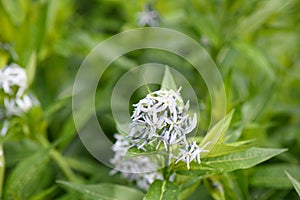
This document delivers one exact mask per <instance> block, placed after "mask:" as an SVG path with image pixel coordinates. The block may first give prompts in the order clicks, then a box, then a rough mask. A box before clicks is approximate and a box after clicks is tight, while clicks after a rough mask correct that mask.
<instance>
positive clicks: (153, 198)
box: [144, 180, 179, 200]
mask: <svg viewBox="0 0 300 200" xmlns="http://www.w3.org/2000/svg"><path fill="white" fill-rule="evenodd" d="M178 194H179V192H178V186H177V185H175V184H174V183H172V182H167V181H162V180H156V181H154V182H153V183H152V184H151V185H150V188H149V190H148V192H147V194H146V196H145V197H144V200H175V199H178Z"/></svg>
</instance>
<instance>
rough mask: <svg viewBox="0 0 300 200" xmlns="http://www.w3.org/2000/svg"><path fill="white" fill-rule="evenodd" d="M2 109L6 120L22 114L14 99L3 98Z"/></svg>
mask: <svg viewBox="0 0 300 200" xmlns="http://www.w3.org/2000/svg"><path fill="white" fill-rule="evenodd" d="M4 108H5V111H6V112H5V113H6V117H8V118H9V117H12V116H21V115H22V113H23V112H22V110H21V108H19V106H18V105H17V102H16V100H15V99H8V98H4Z"/></svg>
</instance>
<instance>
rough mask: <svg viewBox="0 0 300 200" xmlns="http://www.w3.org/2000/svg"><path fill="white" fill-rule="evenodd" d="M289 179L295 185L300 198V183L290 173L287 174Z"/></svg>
mask: <svg viewBox="0 0 300 200" xmlns="http://www.w3.org/2000/svg"><path fill="white" fill-rule="evenodd" d="M285 173H286V175H287V176H288V178H289V179H290V181H291V183H292V184H293V186H294V188H295V190H296V191H297V193H298V195H299V196H300V182H299V181H297V180H296V179H294V178H293V177H292V176H291V175H290V174H289V173H288V172H285Z"/></svg>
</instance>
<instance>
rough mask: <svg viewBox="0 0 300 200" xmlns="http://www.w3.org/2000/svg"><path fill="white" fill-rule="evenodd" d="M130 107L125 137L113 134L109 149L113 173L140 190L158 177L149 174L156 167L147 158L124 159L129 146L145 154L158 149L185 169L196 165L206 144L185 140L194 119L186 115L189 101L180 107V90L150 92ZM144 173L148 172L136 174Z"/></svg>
mask: <svg viewBox="0 0 300 200" xmlns="http://www.w3.org/2000/svg"><path fill="white" fill-rule="evenodd" d="M133 106H134V112H133V115H132V116H131V119H132V122H131V124H130V132H129V134H128V135H127V136H122V135H115V137H116V139H117V141H116V143H115V144H114V145H113V148H112V150H113V151H114V152H115V156H114V158H113V159H112V160H111V163H112V164H113V165H114V166H115V170H113V173H115V172H117V171H121V174H122V176H123V177H125V178H128V179H129V180H136V181H137V184H138V186H139V187H141V188H143V189H146V188H148V187H149V184H151V183H152V182H153V181H154V179H161V178H162V175H161V174H160V173H158V172H157V171H153V170H154V169H156V168H157V167H158V166H157V165H156V163H153V162H152V160H151V159H149V158H148V157H144V156H140V157H136V158H129V159H124V158H125V157H126V153H127V150H128V149H129V148H131V147H136V148H138V149H140V150H142V151H145V152H147V151H149V150H153V149H160V150H161V149H162V150H164V151H165V152H166V153H167V155H168V157H169V158H168V159H175V160H176V161H175V163H177V162H179V161H183V162H185V163H187V168H188V169H189V168H190V162H192V161H197V162H198V163H199V164H200V162H201V160H200V154H201V153H202V152H207V150H205V147H206V145H207V144H206V145H204V146H203V147H200V146H199V145H197V143H196V142H195V141H193V142H191V143H190V142H189V141H188V139H187V136H186V135H187V134H189V133H190V132H192V131H193V130H194V129H195V127H196V125H197V116H196V114H194V115H193V117H192V118H191V117H190V116H189V115H188V113H187V112H188V109H189V102H187V103H185V104H184V102H183V100H182V97H181V95H180V89H179V90H178V91H174V90H167V89H161V90H158V91H155V92H152V93H150V94H148V95H147V96H146V97H145V98H144V99H142V100H140V101H139V102H138V103H137V104H134V105H133ZM145 171H147V172H148V171H149V173H144V174H138V173H141V172H145Z"/></svg>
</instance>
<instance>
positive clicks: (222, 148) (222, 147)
mask: <svg viewBox="0 0 300 200" xmlns="http://www.w3.org/2000/svg"><path fill="white" fill-rule="evenodd" d="M249 148H250V147H249V145H242V146H234V145H231V144H216V145H215V146H214V148H213V149H212V150H211V151H210V152H209V154H208V155H207V156H206V157H217V156H222V155H226V154H231V153H235V152H239V151H244V150H246V149H249Z"/></svg>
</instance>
